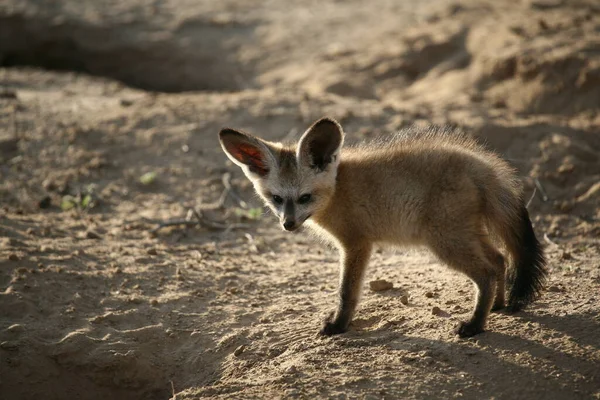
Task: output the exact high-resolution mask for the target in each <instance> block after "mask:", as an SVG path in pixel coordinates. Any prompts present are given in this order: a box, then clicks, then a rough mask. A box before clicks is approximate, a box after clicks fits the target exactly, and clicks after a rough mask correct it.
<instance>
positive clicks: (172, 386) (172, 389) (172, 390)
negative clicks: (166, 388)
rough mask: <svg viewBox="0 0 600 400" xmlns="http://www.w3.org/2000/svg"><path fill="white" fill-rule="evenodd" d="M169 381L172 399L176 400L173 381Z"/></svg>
mask: <svg viewBox="0 0 600 400" xmlns="http://www.w3.org/2000/svg"><path fill="white" fill-rule="evenodd" d="M169 382H171V393H173V400H177V395H176V394H175V385H174V384H173V381H169Z"/></svg>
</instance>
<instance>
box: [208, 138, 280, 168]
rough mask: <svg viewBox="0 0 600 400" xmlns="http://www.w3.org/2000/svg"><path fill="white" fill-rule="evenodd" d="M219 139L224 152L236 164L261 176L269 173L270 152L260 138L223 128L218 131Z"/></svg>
mask: <svg viewBox="0 0 600 400" xmlns="http://www.w3.org/2000/svg"><path fill="white" fill-rule="evenodd" d="M219 141H220V142H221V147H222V148H223V150H224V151H225V154H227V156H228V157H229V158H230V159H231V161H233V162H234V163H236V164H237V165H239V166H240V167H242V168H244V167H247V168H248V170H249V171H250V172H252V173H254V174H257V175H259V176H261V177H264V176H266V175H267V174H268V173H269V169H270V164H271V158H272V154H271V151H270V150H269V148H268V146H267V144H266V143H265V142H263V141H262V140H261V139H259V138H257V137H254V136H252V135H249V134H247V133H243V132H239V131H236V130H234V129H229V128H224V129H221V131H220V132H219Z"/></svg>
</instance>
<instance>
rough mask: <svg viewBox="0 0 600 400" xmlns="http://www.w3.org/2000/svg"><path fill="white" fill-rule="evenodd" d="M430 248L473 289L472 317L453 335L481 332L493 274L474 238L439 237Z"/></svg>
mask: <svg viewBox="0 0 600 400" xmlns="http://www.w3.org/2000/svg"><path fill="white" fill-rule="evenodd" d="M431 247H432V250H433V251H434V253H435V254H436V255H437V256H438V257H439V258H440V259H441V260H442V261H444V262H445V263H447V264H448V265H449V266H450V267H451V268H453V269H455V270H457V271H460V272H462V273H464V274H465V275H467V276H468V277H469V278H470V279H471V280H472V281H473V283H474V284H475V286H476V288H477V296H476V304H475V309H474V311H473V314H472V316H471V318H470V319H469V320H468V321H463V322H461V323H460V324H459V326H458V327H457V330H456V332H457V333H458V335H459V336H460V337H469V336H473V335H476V334H478V333H481V332H483V331H484V327H485V322H486V320H487V317H488V315H489V313H490V310H491V308H492V303H493V302H494V294H495V292H496V283H497V282H496V281H497V278H496V277H497V273H496V268H495V267H494V266H493V265H492V264H491V263H490V261H489V260H488V258H487V257H486V255H485V252H484V250H483V248H482V246H481V242H480V241H479V240H478V238H477V235H469V236H463V237H456V236H454V237H452V238H447V237H446V238H439V240H437V241H435V243H433V245H432V246H431Z"/></svg>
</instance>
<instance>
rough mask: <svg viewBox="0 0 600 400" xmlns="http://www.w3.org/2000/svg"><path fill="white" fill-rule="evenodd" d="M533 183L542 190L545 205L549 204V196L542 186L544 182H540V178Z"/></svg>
mask: <svg viewBox="0 0 600 400" xmlns="http://www.w3.org/2000/svg"><path fill="white" fill-rule="evenodd" d="M533 182H534V183H535V186H536V187H537V188H538V189H539V190H540V194H541V195H542V200H543V201H544V203H545V202H547V201H548V194H547V193H546V191H545V190H544V187H543V186H542V182H540V180H539V179H538V178H533Z"/></svg>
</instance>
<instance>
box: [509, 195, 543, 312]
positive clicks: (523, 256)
mask: <svg viewBox="0 0 600 400" xmlns="http://www.w3.org/2000/svg"><path fill="white" fill-rule="evenodd" d="M511 228H512V229H510V231H512V232H510V234H511V237H510V238H508V237H505V238H504V239H505V241H506V243H507V244H508V249H509V251H510V253H511V255H512V259H513V265H512V268H511V269H510V271H509V274H508V279H507V284H508V285H507V286H508V288H509V295H508V309H509V311H519V310H521V309H523V308H524V307H525V306H527V304H529V303H531V302H532V301H533V300H535V299H536V298H537V296H538V295H539V294H540V292H541V290H542V289H543V287H544V282H545V280H546V277H547V275H548V271H547V269H546V258H545V257H544V251H543V248H542V245H541V244H540V242H539V241H538V240H537V238H536V237H535V232H534V231H533V226H531V220H530V219H529V213H528V212H527V208H525V205H524V204H523V205H521V207H520V211H519V215H518V220H515V221H514V223H513V226H512V227H511Z"/></svg>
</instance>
